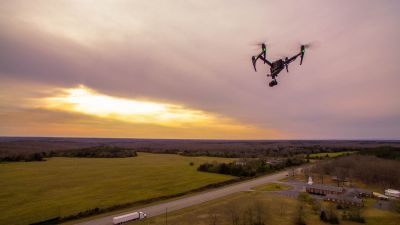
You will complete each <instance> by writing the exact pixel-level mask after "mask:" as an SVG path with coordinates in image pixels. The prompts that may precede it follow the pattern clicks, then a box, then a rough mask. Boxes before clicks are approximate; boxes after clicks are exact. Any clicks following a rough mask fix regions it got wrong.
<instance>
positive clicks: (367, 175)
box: [311, 155, 400, 189]
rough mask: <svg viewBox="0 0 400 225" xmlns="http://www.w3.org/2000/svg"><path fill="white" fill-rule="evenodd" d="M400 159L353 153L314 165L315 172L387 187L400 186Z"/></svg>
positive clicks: (343, 179) (341, 179)
mask: <svg viewBox="0 0 400 225" xmlns="http://www.w3.org/2000/svg"><path fill="white" fill-rule="evenodd" d="M399 168H400V161H397V160H388V159H382V158H378V157H376V156H364V155H351V156H347V157H340V158H336V159H333V160H328V161H323V162H320V163H318V164H316V165H314V166H313V168H312V169H311V172H313V173H315V174H320V175H321V176H322V175H331V176H335V177H336V178H337V180H338V185H340V183H339V182H340V181H342V182H343V181H346V180H347V181H349V182H352V181H353V180H360V181H362V182H364V183H365V184H372V185H379V186H382V187H385V188H389V187H390V188H395V189H398V188H400V179H399V177H400V170H399Z"/></svg>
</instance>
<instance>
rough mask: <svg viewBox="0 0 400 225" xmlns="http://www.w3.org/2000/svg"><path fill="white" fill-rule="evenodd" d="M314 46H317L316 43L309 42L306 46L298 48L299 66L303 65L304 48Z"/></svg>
mask: <svg viewBox="0 0 400 225" xmlns="http://www.w3.org/2000/svg"><path fill="white" fill-rule="evenodd" d="M316 44H317V43H316V42H309V43H307V44H302V45H301V46H300V53H301V55H300V57H301V58H300V65H301V64H302V63H303V59H304V53H305V52H306V48H311V47H312V48H314V47H315V45H316Z"/></svg>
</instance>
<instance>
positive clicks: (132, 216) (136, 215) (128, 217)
mask: <svg viewBox="0 0 400 225" xmlns="http://www.w3.org/2000/svg"><path fill="white" fill-rule="evenodd" d="M146 217H147V215H146V213H144V212H133V213H129V214H125V215H121V216H116V217H114V218H113V224H114V225H115V224H122V223H125V222H128V221H132V220H141V219H144V218H146Z"/></svg>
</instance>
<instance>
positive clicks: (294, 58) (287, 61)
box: [285, 52, 301, 64]
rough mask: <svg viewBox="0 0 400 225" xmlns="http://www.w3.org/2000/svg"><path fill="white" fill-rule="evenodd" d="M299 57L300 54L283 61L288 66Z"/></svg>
mask: <svg viewBox="0 0 400 225" xmlns="http://www.w3.org/2000/svg"><path fill="white" fill-rule="evenodd" d="M300 55H301V52H300V53H298V54H297V55H294V56H292V57H291V58H289V59H288V60H286V61H285V63H286V64H289V63H291V62H293V61H294V60H296V59H297V57H299V56H300Z"/></svg>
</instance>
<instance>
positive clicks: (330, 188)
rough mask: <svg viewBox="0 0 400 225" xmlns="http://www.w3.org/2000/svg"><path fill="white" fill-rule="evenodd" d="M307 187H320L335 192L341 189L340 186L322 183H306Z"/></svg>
mask: <svg viewBox="0 0 400 225" xmlns="http://www.w3.org/2000/svg"><path fill="white" fill-rule="evenodd" d="M307 187H310V188H316V189H321V190H327V191H335V192H342V191H343V188H342V187H336V186H330V185H323V184H309V185H307Z"/></svg>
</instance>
